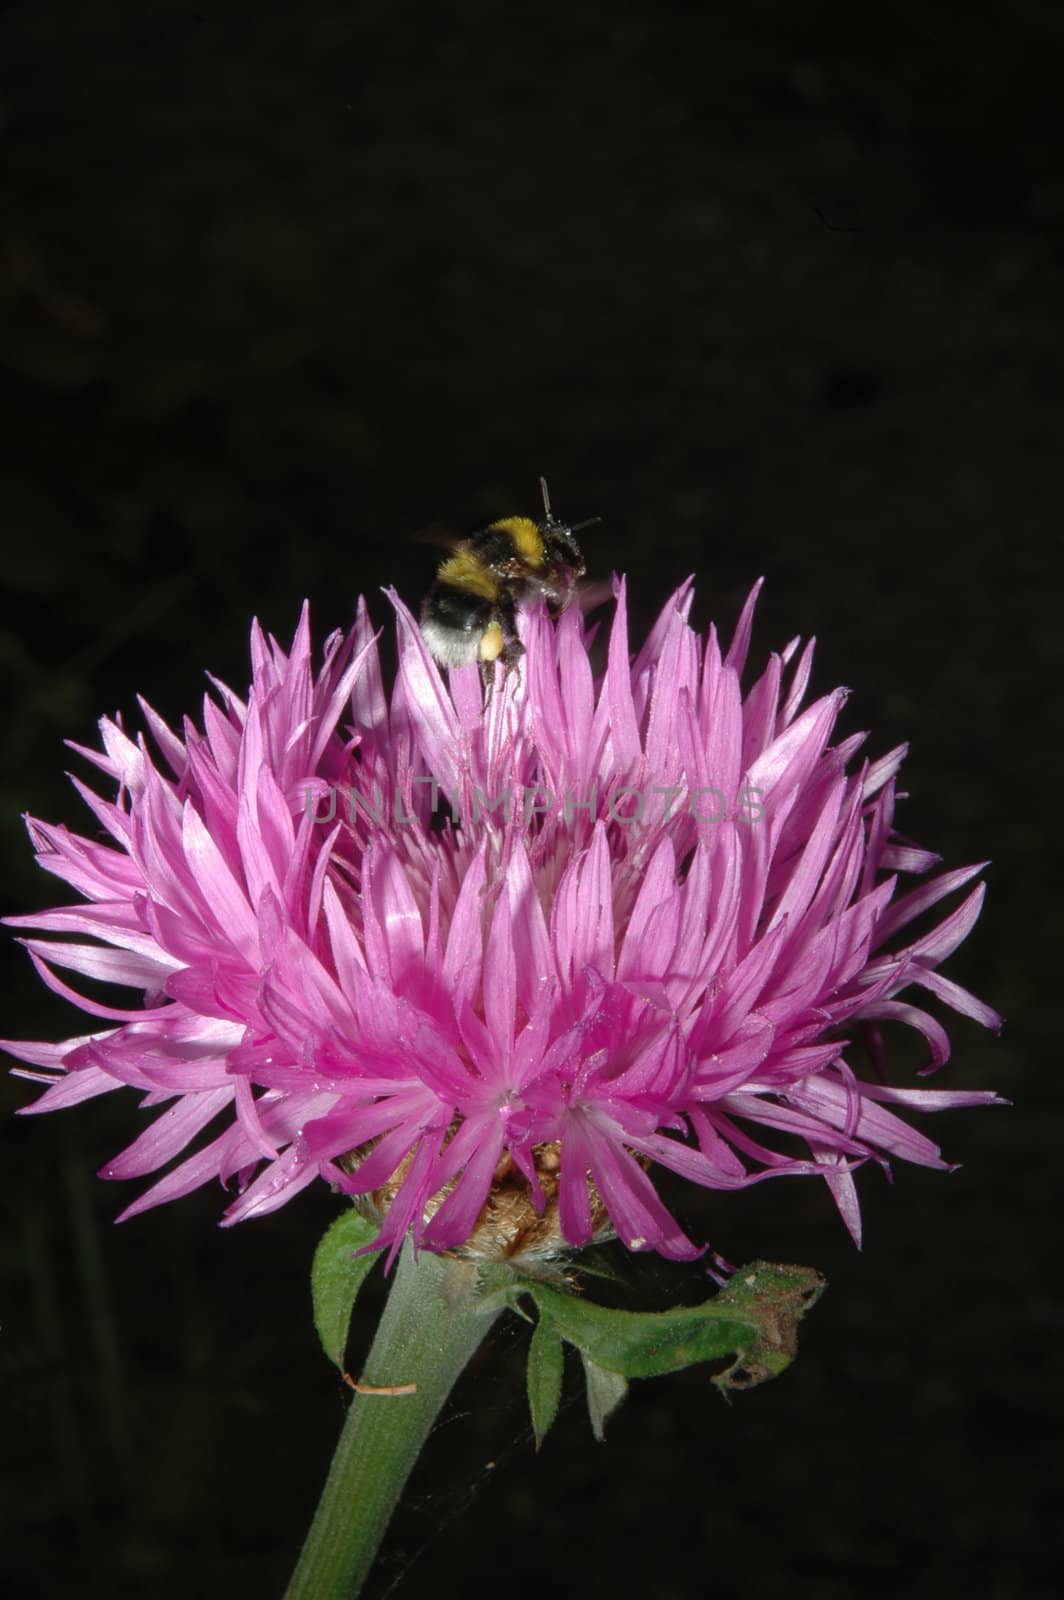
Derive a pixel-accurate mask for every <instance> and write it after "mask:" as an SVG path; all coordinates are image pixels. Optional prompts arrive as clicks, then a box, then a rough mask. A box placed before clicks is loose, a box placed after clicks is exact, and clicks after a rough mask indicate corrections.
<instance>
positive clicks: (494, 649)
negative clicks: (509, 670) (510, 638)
mask: <svg viewBox="0 0 1064 1600" xmlns="http://www.w3.org/2000/svg"><path fill="white" fill-rule="evenodd" d="M504 647H505V640H504V639H503V636H502V625H501V623H498V622H491V623H489V624H488V626H487V627H486V628H485V629H484V632H483V633H482V634H481V637H480V659H481V661H498V659H499V657H500V656H501V655H502V652H503V649H504Z"/></svg>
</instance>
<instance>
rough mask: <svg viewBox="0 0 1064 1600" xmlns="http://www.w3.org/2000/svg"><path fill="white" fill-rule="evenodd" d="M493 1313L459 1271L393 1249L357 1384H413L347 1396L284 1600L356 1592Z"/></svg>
mask: <svg viewBox="0 0 1064 1600" xmlns="http://www.w3.org/2000/svg"><path fill="white" fill-rule="evenodd" d="M498 1315H499V1311H498V1302H497V1301H496V1303H495V1305H494V1306H490V1307H488V1308H485V1306H484V1304H483V1302H482V1301H480V1300H478V1298H477V1294H476V1283H475V1280H474V1279H473V1277H472V1269H470V1268H469V1267H468V1266H466V1265H465V1264H463V1263H460V1262H456V1261H453V1260H451V1259H449V1258H448V1257H445V1256H438V1255H432V1254H431V1253H430V1252H428V1251H422V1253H421V1255H420V1256H419V1257H418V1258H417V1259H416V1260H415V1258H414V1254H413V1250H412V1248H411V1246H410V1244H409V1242H408V1243H407V1244H406V1245H405V1246H404V1247H403V1252H402V1254H401V1256H400V1258H399V1264H398V1266H397V1268H396V1272H395V1281H394V1282H393V1284H392V1288H391V1292H390V1294H389V1296H388V1302H387V1304H386V1306H385V1308H384V1314H383V1316H382V1317H381V1320H380V1325H379V1327H378V1329H377V1336H376V1338H375V1339H374V1341H373V1348H372V1350H371V1351H370V1353H369V1359H368V1360H367V1362H366V1367H365V1371H364V1372H363V1374H362V1382H363V1383H367V1384H376V1385H381V1386H384V1385H394V1384H407V1383H416V1384H417V1393H416V1394H404V1395H363V1394H356V1395H354V1396H353V1397H352V1400H351V1405H350V1408H349V1410H348V1413H347V1421H346V1422H345V1424H344V1429H343V1432H342V1433H341V1435H340V1442H339V1444H338V1445H337V1447H336V1454H335V1455H334V1456H333V1460H332V1466H331V1467H330V1469H329V1476H328V1478H327V1479H326V1482H325V1488H324V1489H323V1490H322V1495H321V1499H320V1500H319V1502H318V1509H317V1511H316V1512H315V1513H314V1521H313V1522H312V1523H311V1525H310V1531H309V1533H308V1534H307V1537H306V1542H305V1544H304V1545H303V1550H302V1553H301V1555H300V1557H299V1562H298V1564H297V1566H296V1570H295V1572H294V1573H293V1574H292V1580H291V1582H290V1584H289V1586H288V1588H287V1590H286V1591H285V1600H350V1597H351V1596H352V1595H357V1594H358V1593H359V1591H360V1590H361V1587H362V1584H363V1582H364V1581H365V1579H366V1576H367V1574H368V1573H369V1570H370V1567H371V1566H372V1565H373V1560H374V1557H375V1556H376V1554H377V1547H378V1546H379V1544H380V1542H381V1540H382V1539H383V1537H384V1533H385V1530H386V1529H387V1526H388V1522H389V1520H390V1518H391V1515H392V1512H393V1511H394V1510H395V1507H396V1504H397V1503H398V1500H399V1497H400V1495H401V1494H402V1492H403V1488H404V1486H405V1484H406V1480H407V1478H408V1477H409V1476H410V1471H411V1468H412V1467H413V1465H414V1462H415V1461H416V1460H417V1457H418V1452H419V1451H420V1449H421V1447H422V1445H423V1444H424V1442H425V1440H426V1439H427V1437H428V1435H429V1432H430V1430H431V1428H432V1425H433V1423H434V1422H435V1420H436V1418H437V1416H438V1415H439V1412H440V1410H441V1408H442V1406H443V1403H444V1401H445V1400H446V1399H447V1396H448V1395H449V1394H450V1392H451V1389H452V1387H453V1386H454V1383H455V1380H456V1379H457V1377H458V1375H459V1373H460V1372H461V1371H462V1369H463V1368H464V1367H465V1365H466V1363H467V1361H468V1360H469V1358H470V1356H471V1355H472V1354H473V1352H474V1350H476V1348H477V1346H478V1345H479V1344H480V1342H481V1340H482V1339H483V1338H484V1336H485V1334H486V1333H487V1331H488V1329H489V1328H490V1327H491V1325H492V1323H493V1322H494V1321H495V1319H496V1317H497V1316H498Z"/></svg>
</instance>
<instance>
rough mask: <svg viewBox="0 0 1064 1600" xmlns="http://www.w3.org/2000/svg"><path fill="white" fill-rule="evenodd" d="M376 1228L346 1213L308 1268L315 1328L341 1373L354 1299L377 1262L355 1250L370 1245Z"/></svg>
mask: <svg viewBox="0 0 1064 1600" xmlns="http://www.w3.org/2000/svg"><path fill="white" fill-rule="evenodd" d="M376 1235H377V1228H376V1226H375V1224H374V1223H372V1222H368V1221H367V1220H366V1218H365V1217H364V1216H362V1214H361V1212H359V1211H355V1210H351V1211H345V1212H344V1214H343V1216H342V1217H337V1219H336V1221H335V1222H334V1223H333V1224H332V1226H331V1227H330V1228H329V1229H328V1230H327V1232H326V1233H324V1234H323V1235H322V1238H321V1241H320V1243H319V1245H318V1248H317V1250H315V1252H314V1264H313V1266H312V1267H311V1269H310V1292H311V1295H312V1296H313V1300H314V1326H315V1327H316V1328H317V1330H318V1338H319V1339H320V1340H321V1345H322V1349H323V1350H324V1351H325V1354H326V1355H327V1356H328V1358H329V1360H330V1361H332V1362H333V1363H334V1364H335V1365H336V1366H337V1367H339V1369H340V1371H341V1372H343V1370H344V1351H345V1350H346V1348H347V1332H348V1329H349V1327H350V1326H351V1310H352V1307H353V1306H354V1303H355V1296H356V1295H357V1294H358V1291H359V1289H360V1288H361V1287H362V1283H363V1281H364V1279H365V1278H366V1277H368V1275H369V1272H370V1270H371V1268H372V1267H373V1265H374V1263H375V1262H376V1260H377V1257H378V1255H380V1254H381V1252H380V1251H377V1252H376V1253H375V1254H373V1255H364V1256H356V1255H355V1254H354V1251H356V1250H360V1249H361V1248H362V1246H363V1245H366V1244H372V1242H373V1240H374V1239H375V1238H376Z"/></svg>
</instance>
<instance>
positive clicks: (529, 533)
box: [491, 517, 543, 567]
mask: <svg viewBox="0 0 1064 1600" xmlns="http://www.w3.org/2000/svg"><path fill="white" fill-rule="evenodd" d="M491 527H492V531H493V532H495V533H508V534H509V535H510V538H511V539H512V540H513V542H514V549H515V550H516V552H517V554H518V555H519V556H520V557H521V558H522V560H523V561H527V563H528V565H529V566H530V567H541V566H542V565H543V535H542V534H541V533H540V531H539V529H538V528H537V527H536V524H535V523H534V522H533V521H532V518H531V517H502V518H500V520H499V521H498V522H493V523H492V525H491Z"/></svg>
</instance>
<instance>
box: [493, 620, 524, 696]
mask: <svg viewBox="0 0 1064 1600" xmlns="http://www.w3.org/2000/svg"><path fill="white" fill-rule="evenodd" d="M498 615H499V626H500V627H501V629H502V662H503V666H504V667H505V668H506V671H507V672H515V671H516V672H517V673H518V682H520V671H521V667H520V662H521V657H522V656H523V655H524V653H525V647H524V645H523V644H522V643H521V640H520V638H519V637H518V633H517V611H516V608H515V606H514V602H513V601H512V600H500V601H499V610H498Z"/></svg>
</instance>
